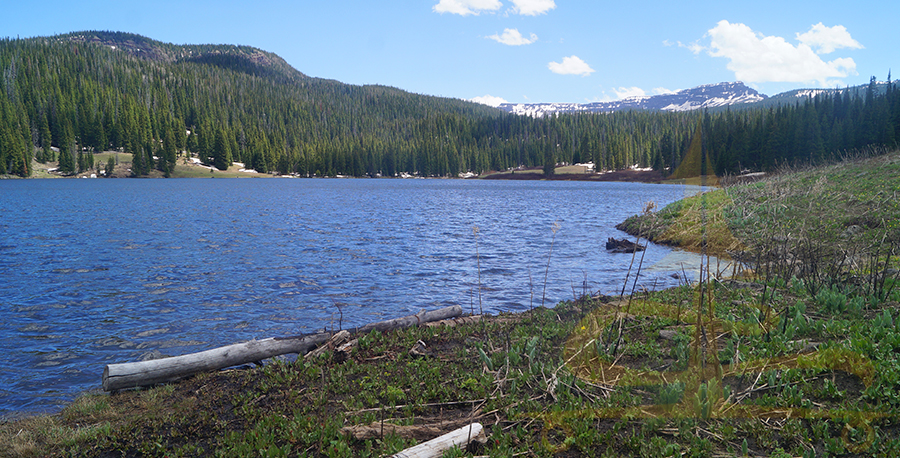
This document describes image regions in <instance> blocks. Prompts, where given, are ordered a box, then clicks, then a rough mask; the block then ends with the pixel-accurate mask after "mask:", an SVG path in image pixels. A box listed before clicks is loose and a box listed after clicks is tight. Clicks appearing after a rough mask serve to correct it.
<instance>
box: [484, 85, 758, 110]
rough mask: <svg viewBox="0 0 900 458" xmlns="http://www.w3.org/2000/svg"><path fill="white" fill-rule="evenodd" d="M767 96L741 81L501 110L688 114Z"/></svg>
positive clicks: (518, 105)
mask: <svg viewBox="0 0 900 458" xmlns="http://www.w3.org/2000/svg"><path fill="white" fill-rule="evenodd" d="M766 98H767V96H766V95H764V94H760V93H759V92H757V91H756V90H755V89H752V88H749V87H747V86H745V85H744V83H742V82H740V81H738V82H733V83H718V84H707V85H703V86H697V87H694V88H691V89H683V90H680V91H678V92H673V93H671V94H661V95H653V96H644V97H629V98H627V99H622V100H615V101H612V102H592V103H503V104H500V107H499V108H500V109H501V110H504V111H507V112H510V113H516V114H521V115H529V116H535V117H541V116H544V115H547V114H552V113H574V112H580V111H585V112H593V113H609V112H613V111H621V110H654V111H688V110H696V109H700V108H714V107H721V106H725V105H736V104H742V103H753V102H759V101H762V100H765V99H766Z"/></svg>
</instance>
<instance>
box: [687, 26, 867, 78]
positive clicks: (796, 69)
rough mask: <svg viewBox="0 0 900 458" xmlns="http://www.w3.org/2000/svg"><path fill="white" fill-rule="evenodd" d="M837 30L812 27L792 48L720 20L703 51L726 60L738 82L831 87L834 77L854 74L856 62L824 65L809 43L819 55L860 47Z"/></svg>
mask: <svg viewBox="0 0 900 458" xmlns="http://www.w3.org/2000/svg"><path fill="white" fill-rule="evenodd" d="M838 27H840V26H837V27H833V28H828V27H824V26H822V27H819V26H813V27H812V28H811V29H810V31H809V32H807V33H806V34H803V35H798V40H800V41H801V43H800V44H799V45H797V46H794V45H793V44H791V43H788V42H787V41H786V40H785V39H784V38H782V37H775V36H765V35H762V34H760V33H757V32H754V31H753V30H752V29H750V27H748V26H746V25H744V24H740V23H738V24H731V23H729V22H728V21H719V23H718V24H716V26H715V27H713V28H712V29H710V30H709V32H708V35H709V37H710V38H711V40H710V45H709V47H708V48H704V49H706V51H707V52H708V53H709V55H710V56H713V57H724V58H726V59H728V61H729V62H728V65H727V68H728V69H729V70H731V71H733V72H734V74H735V77H736V78H737V79H739V80H741V81H745V82H748V83H765V82H792V83H813V82H818V83H819V84H820V85H822V86H831V85H836V84H839V83H840V82H839V81H837V80H834V78H843V77H845V76H848V75H853V74H856V62H854V61H853V59H850V58H838V59H834V60H832V61H829V62H825V61H824V60H822V58H820V57H819V56H818V55H817V54H816V53H815V52H814V51H813V50H812V48H811V45H810V43H811V44H812V45H813V46H816V47H818V48H819V52H820V53H822V52H824V51H826V50H833V49H837V48H838V47H845V48H846V47H852V46H851V45H852V43H855V45H856V46H859V43H856V41H855V40H853V39H852V38H850V35H849V34H846V35H844V33H843V32H846V29H844V28H843V27H840V28H838ZM848 39H849V41H848ZM851 42H852V43H851ZM699 49H700V48H698V51H696V52H699ZM829 52H830V51H829Z"/></svg>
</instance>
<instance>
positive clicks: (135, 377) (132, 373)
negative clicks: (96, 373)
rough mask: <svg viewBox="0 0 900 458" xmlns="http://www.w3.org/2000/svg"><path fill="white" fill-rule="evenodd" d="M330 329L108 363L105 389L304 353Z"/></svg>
mask: <svg viewBox="0 0 900 458" xmlns="http://www.w3.org/2000/svg"><path fill="white" fill-rule="evenodd" d="M459 315H462V307H460V306H458V305H454V306H452V307H444V308H442V309H438V310H433V311H430V312H425V311H422V312H419V313H418V314H416V315H411V316H406V317H403V318H396V319H393V320H387V321H381V322H378V323H373V324H369V325H366V326H362V327H359V328H354V329H351V330H350V332H358V333H363V332H369V331H371V330H374V329H377V330H379V331H388V330H392V329H400V328H405V327H410V326H413V325H418V324H423V323H426V322H428V321H437V320H445V319H447V318H453V317H456V316H459ZM331 336H332V334H331V333H328V332H323V333H318V334H310V335H303V336H293V337H273V338H269V339H263V340H251V341H249V342H244V343H239V344H234V345H228V346H226V347H219V348H213V349H211V350H206V351H201V352H199V353H190V354H187V355H182V356H173V357H170V358H162V359H154V360H150V361H140V362H134V363H121V364H108V365H106V368H104V369H103V389H104V390H105V391H118V390H123V389H127V388H137V387H141V386H150V385H156V384H158V383H164V382H171V381H174V380H179V379H182V378H185V377H188V376H191V375H194V374H198V373H200V372H206V371H212V370H218V369H224V368H226V367H232V366H239V365H241V364H246V363H251V362H255V361H262V360H264V359H267V358H271V357H273V356H278V355H284V354H288V353H298V354H301V355H302V354H305V353H307V352H309V351H310V350H312V349H314V348H315V347H317V346H319V345H321V344H323V343H325V342H327V341H328V340H329V339H331Z"/></svg>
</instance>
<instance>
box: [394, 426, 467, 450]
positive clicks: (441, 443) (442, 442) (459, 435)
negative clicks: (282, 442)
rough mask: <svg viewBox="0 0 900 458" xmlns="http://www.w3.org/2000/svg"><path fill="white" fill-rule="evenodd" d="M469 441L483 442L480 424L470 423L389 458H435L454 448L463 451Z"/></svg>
mask: <svg viewBox="0 0 900 458" xmlns="http://www.w3.org/2000/svg"><path fill="white" fill-rule="evenodd" d="M471 441H476V442H481V443H484V442H485V438H484V427H483V426H481V423H472V424H471V425H468V426H463V427H462V428H459V429H456V430H453V431H450V432H449V433H447V434H444V435H443V436H439V437H436V438H434V439H432V440H430V441H428V442H423V443H421V444H419V445H416V446H414V447H410V448H408V449H406V450H403V451H401V452H398V453H396V454H395V455H391V458H437V457H439V456H441V455H443V454H444V452H446V451H447V450H450V449H451V448H453V447H456V446H459V448H461V449H463V450H465V449H466V447H467V446H468V445H469V442H471Z"/></svg>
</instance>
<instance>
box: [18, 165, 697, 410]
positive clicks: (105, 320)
mask: <svg viewBox="0 0 900 458" xmlns="http://www.w3.org/2000/svg"><path fill="white" fill-rule="evenodd" d="M0 188H2V189H0V206H2V208H16V209H18V210H17V212H16V213H12V214H9V215H7V216H6V217H5V218H4V222H3V229H2V230H3V233H4V240H3V241H2V244H0V253H2V254H3V256H0V275H2V278H3V281H2V282H0V297H2V298H3V299H2V302H0V323H3V324H2V328H0V332H2V336H3V339H0V352H2V353H3V354H4V355H7V358H6V360H5V363H4V367H3V368H0V387H3V388H2V390H0V416H3V415H4V414H7V413H10V412H22V411H48V410H50V411H52V410H55V409H57V408H59V406H61V405H62V404H64V403H66V402H69V401H71V400H72V399H73V398H74V396H76V395H77V394H78V393H79V392H82V391H86V390H92V389H96V388H97V387H99V383H100V374H101V373H102V371H103V366H104V365H105V364H108V363H113V362H126V361H137V360H140V359H144V358H157V357H162V356H165V355H177V354H183V353H187V352H193V351H200V350H205V349H208V348H212V347H215V346H220V345H228V344H232V343H235V342H240V341H245V340H249V339H258V338H266V337H272V336H278V335H296V334H298V333H303V332H312V331H316V330H321V329H334V328H336V327H337V326H338V324H339V322H340V325H341V326H343V327H345V328H346V327H351V326H359V325H363V324H366V323H369V322H372V321H376V320H380V319H387V318H393V317H397V316H402V315H407V314H411V313H416V312H418V311H419V310H421V309H423V308H433V307H442V306H446V305H453V304H459V305H462V306H463V307H464V308H465V309H466V310H470V309H481V308H483V309H484V310H485V311H486V312H490V313H497V312H502V311H521V310H527V309H529V308H531V307H534V306H537V305H540V303H541V297H542V295H543V290H544V288H545V287H546V299H545V302H546V303H547V304H548V305H549V304H552V303H554V302H556V301H559V300H564V299H569V298H571V297H572V296H573V291H576V292H579V291H583V290H589V291H591V292H595V291H600V292H605V293H609V292H612V291H615V290H618V289H620V288H621V285H622V282H623V281H624V272H625V271H626V269H627V263H628V261H630V257H627V256H617V255H610V254H609V253H606V251H605V250H604V249H603V248H602V242H604V241H605V240H606V238H607V237H611V236H617V237H621V236H622V235H623V234H621V233H620V232H618V231H617V230H615V229H613V225H614V224H616V223H618V222H619V221H621V220H623V219H624V218H625V217H627V216H629V215H631V214H633V213H637V212H638V211H640V209H641V208H642V207H643V204H644V203H645V202H646V201H649V200H653V201H655V202H656V203H657V204H659V205H665V204H666V203H668V202H671V201H673V200H675V199H678V198H681V197H683V196H684V195H686V194H688V193H691V192H695V191H696V190H695V189H688V188H683V187H675V186H664V185H647V184H634V183H584V182H571V183H567V182H512V183H504V182H485V181H460V180H289V181H286V180H199V179H198V180H3V181H2V182H0ZM186 196H193V197H198V196H204V198H203V199H199V198H197V199H193V200H191V198H190V197H187V198H186ZM211 196H214V198H213V197H211ZM554 224H557V225H558V230H557V231H556V232H554V231H553V227H554ZM476 227H477V228H478V229H477V234H476V231H475V230H474V228H476ZM551 247H552V254H551ZM669 252H671V250H670V249H668V248H664V247H652V248H651V249H650V250H648V253H647V255H646V256H647V261H646V262H647V263H648V265H649V264H653V263H656V262H657V261H660V260H662V258H663V257H664V256H666V254H667V253H669ZM548 264H549V269H548ZM672 265H674V264H671V265H669V267H668V268H669V269H670V270H671V269H672ZM670 275H671V272H670V271H666V270H665V268H661V269H660V270H652V269H651V270H648V271H647V272H646V273H645V274H642V281H643V282H644V283H645V284H647V285H657V286H658V287H663V286H668V285H672V284H677V282H678V281H679V280H677V279H673V278H671V276H670ZM545 276H546V277H545ZM545 278H546V280H545ZM338 307H340V312H339V310H338ZM341 313H342V314H343V319H341V317H340V315H341Z"/></svg>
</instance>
